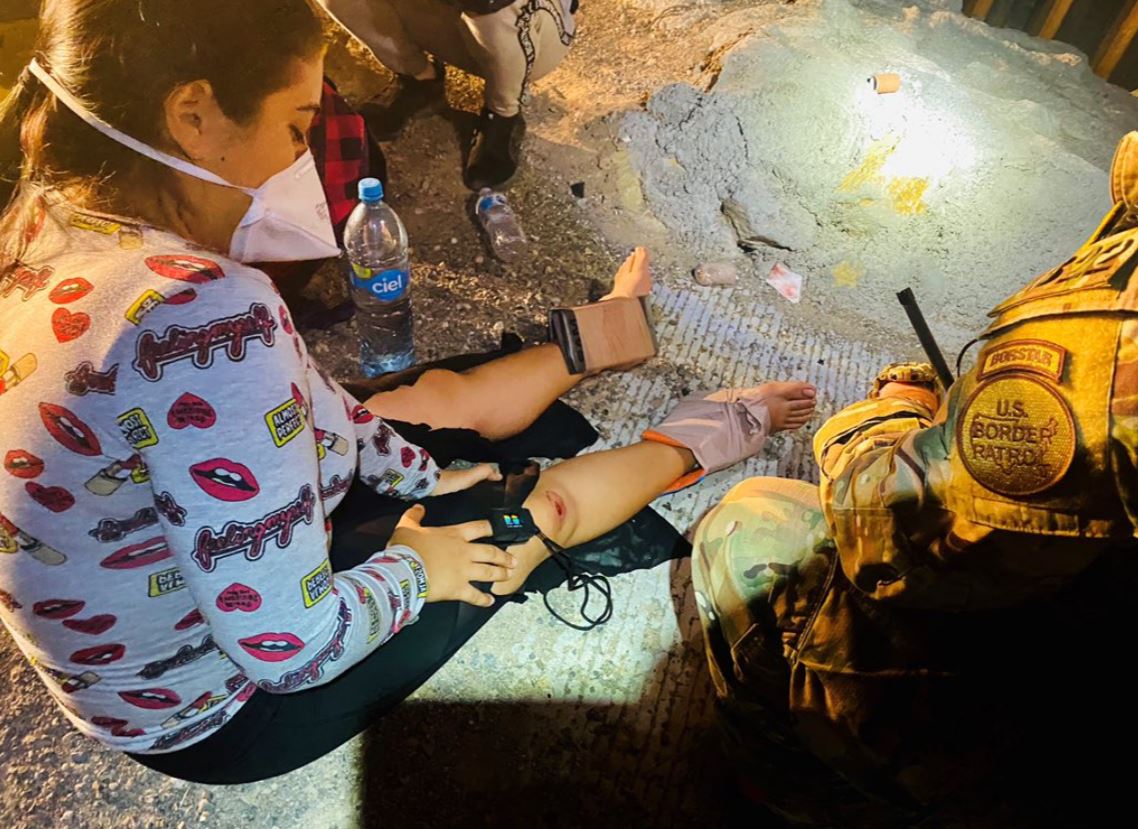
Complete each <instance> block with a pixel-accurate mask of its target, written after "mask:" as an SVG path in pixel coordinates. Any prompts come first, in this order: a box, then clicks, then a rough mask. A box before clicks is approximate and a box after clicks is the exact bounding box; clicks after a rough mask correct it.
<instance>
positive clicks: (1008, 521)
mask: <svg viewBox="0 0 1138 829" xmlns="http://www.w3.org/2000/svg"><path fill="white" fill-rule="evenodd" d="M1112 190H1113V193H1112V195H1113V198H1114V201H1115V207H1114V208H1113V209H1112V211H1111V212H1110V214H1108V216H1107V218H1106V219H1105V220H1104V222H1103V224H1102V226H1101V227H1100V228H1099V230H1098V231H1097V232H1096V233H1095V235H1094V236H1093V237H1092V238H1091V239H1090V240H1089V241H1088V242H1087V243H1086V244H1085V245H1083V247H1082V248H1080V249H1079V250H1078V251H1077V253H1076V254H1075V255H1074V256H1073V257H1072V258H1071V259H1069V260H1068V261H1067V262H1065V263H1064V264H1063V265H1061V266H1059V267H1057V268H1055V269H1054V270H1052V271H1049V272H1048V273H1046V274H1044V275H1043V276H1041V277H1039V278H1038V279H1036V280H1035V281H1034V282H1032V283H1031V284H1030V285H1029V286H1028V287H1026V288H1025V289H1023V290H1022V291H1020V292H1019V293H1017V294H1016V295H1014V296H1013V297H1011V298H1010V299H1008V300H1007V301H1005V302H1004V303H1002V304H1001V305H1000V306H999V307H997V308H996V309H995V310H994V311H993V312H992V313H991V316H992V317H993V318H994V319H993V321H992V323H991V325H990V326H989V327H988V328H987V330H986V331H985V332H984V333H983V335H982V340H983V346H982V348H981V350H980V351H979V353H978V356H977V362H976V366H975V367H974V368H973V369H972V370H971V371H970V372H969V373H968V374H967V375H965V376H963V377H962V378H960V379H959V380H958V381H957V382H956V383H955V384H954V385H953V387H952V388H951V389H950V390H949V391H948V393H947V396H946V397H945V399H944V402H943V403H942V405H941V406H940V408H939V410H938V411H937V412H936V413H935V414H934V413H933V412H931V411H929V410H927V409H925V408H923V407H922V406H921V405H919V404H917V403H914V402H912V401H909V400H907V399H898V398H882V399H869V400H865V401H862V402H860V403H856V404H854V405H852V406H850V407H848V408H846V409H845V410H843V411H841V412H839V413H838V414H837V415H835V416H834V417H833V418H831V419H830V420H829V421H827V422H826V423H825V424H824V425H823V426H822V428H821V429H820V430H819V431H818V433H817V435H816V436H815V440H814V450H815V455H816V458H817V461H818V465H819V467H820V471H821V479H822V483H821V485H820V487H817V488H815V487H812V486H809V485H807V484H803V483H801V482H797V481H781V480H776V479H752V480H749V481H745V482H744V483H742V484H740V485H739V486H737V487H735V488H734V489H733V490H731V492H729V493H728V495H727V496H726V498H725V499H724V500H723V501H722V502H721V503H720V504H719V505H718V506H717V507H716V508H715V509H714V510H713V511H712V512H711V513H709V514H708V516H707V517H706V518H705V519H704V521H703V522H702V523H701V525H700V527H699V529H698V531H697V533H696V538H695V544H694V548H695V552H694V563H693V580H694V583H695V588H696V591H697V600H698V602H699V607H700V614H701V618H702V621H703V625H704V631H705V635H706V642H707V651H708V658H709V663H710V667H711V673H712V677H713V679H714V682H715V685H716V687H717V690H718V696H719V700H720V706H721V710H722V713H723V718H724V722H725V724H726V725H727V729H726V733H727V734H728V738H729V742H730V749H731V750H732V752H733V755H734V757H735V759H736V761H737V762H738V764H739V769H740V774H741V775H742V777H743V778H744V780H745V782H746V784H747V785H748V786H749V787H751V789H752V790H753V794H755V795H756V797H758V798H759V799H761V800H762V801H763V802H764V803H766V804H767V805H769V806H771V807H772V808H774V809H775V810H776V811H778V812H781V813H782V814H783V815H784V816H786V817H789V818H791V819H794V820H798V821H802V822H809V823H814V824H820V825H835V826H858V825H867V826H869V825H872V826H883V825H917V824H920V825H937V826H949V825H967V826H981V825H1003V826H1008V825H1017V826H1018V825H1043V824H1048V825H1050V824H1051V823H1053V822H1056V821H1058V820H1060V819H1066V820H1071V819H1074V820H1077V821H1079V822H1082V819H1083V818H1086V817H1087V815H1088V814H1089V813H1090V811H1091V810H1092V807H1094V806H1095V805H1096V804H1099V803H1101V802H1102V800H1103V799H1104V798H1108V797H1109V796H1110V795H1111V793H1112V792H1111V786H1113V785H1115V783H1114V782H1113V781H1111V782H1107V780H1106V778H1105V777H1104V776H1103V772H1102V771H1101V770H1099V765H1100V764H1098V763H1097V762H1096V761H1098V760H1100V759H1102V756H1103V752H1104V751H1108V750H1109V746H1111V745H1117V744H1118V743H1119V742H1122V741H1123V740H1122V737H1121V733H1120V731H1119V730H1120V729H1129V727H1130V724H1129V722H1128V720H1129V719H1131V718H1130V717H1129V716H1127V714H1128V713H1129V710H1132V708H1133V702H1132V701H1131V700H1130V699H1129V698H1128V697H1127V696H1126V695H1125V692H1124V691H1123V690H1122V688H1124V687H1125V682H1124V677H1125V676H1126V673H1127V671H1126V669H1127V668H1128V667H1129V664H1128V660H1129V652H1131V651H1132V650H1133V643H1134V641H1135V639H1134V636H1133V633H1134V632H1135V624H1134V622H1133V614H1132V613H1129V612H1128V608H1129V606H1130V605H1132V604H1133V603H1134V602H1135V600H1136V599H1138V591H1136V590H1135V587H1136V586H1138V576H1136V572H1135V571H1136V568H1135V565H1134V561H1135V558H1136V557H1135V556H1134V555H1133V552H1134V549H1135V548H1134V538H1135V536H1136V532H1135V526H1136V522H1138V277H1135V276H1134V271H1135V269H1136V268H1138V133H1131V134H1130V135H1129V136H1127V138H1126V139H1124V140H1123V143H1122V145H1121V146H1120V147H1119V151H1118V153H1117V155H1116V157H1115V162H1114V165H1113V169H1112ZM1104 746H1107V747H1108V748H1104ZM1107 765H1108V766H1109V764H1107ZM1092 769H1093V770H1092ZM1076 777H1077V778H1078V784H1077V785H1075V784H1074V783H1073V782H1072V781H1073V780H1074V779H1075V778H1076ZM1126 782H1127V783H1128V784H1129V785H1130V786H1132V785H1133V784H1132V783H1129V781H1126ZM1060 790H1067V791H1066V792H1065V793H1064V795H1065V796H1066V795H1071V796H1070V797H1067V798H1066V800H1063V798H1061V797H1059V794H1060V793H1061V791H1060ZM1104 792H1105V793H1104ZM1052 795H1055V802H1052V798H1051V796H1052ZM1060 800H1063V802H1064V803H1065V802H1067V800H1069V801H1071V802H1074V803H1075V805H1074V806H1073V807H1071V808H1074V809H1075V811H1074V812H1072V813H1070V814H1072V815H1075V817H1074V818H1071V817H1070V816H1068V817H1066V818H1061V817H1060V815H1063V814H1066V813H1064V812H1062V809H1064V808H1067V806H1062V805H1055V804H1056V803H1058V802H1059V801H1060Z"/></svg>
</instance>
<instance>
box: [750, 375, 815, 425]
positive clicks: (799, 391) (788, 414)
mask: <svg viewBox="0 0 1138 829" xmlns="http://www.w3.org/2000/svg"><path fill="white" fill-rule="evenodd" d="M817 395H818V392H817V390H816V389H815V388H814V387H813V386H811V385H810V384H809V383H801V382H797V381H792V382H788V383H763V384H762V385H761V386H759V387H758V389H757V390H756V394H755V396H756V397H758V398H760V399H761V400H762V401H763V402H764V403H766V405H767V410H768V411H769V412H770V416H771V431H772V432H785V431H789V430H792V429H800V428H802V427H803V426H805V425H806V424H807V423H809V422H810V419H811V418H813V417H814V404H815V402H816V397H817Z"/></svg>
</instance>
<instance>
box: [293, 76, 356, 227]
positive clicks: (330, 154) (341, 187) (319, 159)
mask: <svg viewBox="0 0 1138 829" xmlns="http://www.w3.org/2000/svg"><path fill="white" fill-rule="evenodd" d="M308 146H309V147H311V148H312V156H313V158H315V159H316V169H317V170H319V171H320V180H321V181H323V182H324V194H325V195H326V196H327V198H328V211H329V215H330V216H331V218H332V224H333V225H334V226H335V228H336V240H337V241H338V242H343V232H344V223H345V222H347V220H348V215H349V214H350V213H351V212H352V209H353V208H354V207H355V206H356V202H357V201H358V200H359V197H358V195H357V193H356V185H357V184H358V182H359V180H360V179H361V178H363V177H365V176H366V175H368V170H369V161H370V159H369V152H368V142H367V127H366V126H364V119H363V118H362V117H361V116H360V115H359V114H358V113H357V112H356V111H355V110H353V109H352V108H351V106H349V104H348V102H347V101H345V100H344V99H343V98H341V97H340V93H339V92H337V91H336V87H335V86H333V85H332V82H331V81H329V80H328V79H327V78H325V79H324V92H323V95H322V96H321V99H320V114H318V115H317V116H316V118H315V119H313V121H312V129H311V131H309V133H308Z"/></svg>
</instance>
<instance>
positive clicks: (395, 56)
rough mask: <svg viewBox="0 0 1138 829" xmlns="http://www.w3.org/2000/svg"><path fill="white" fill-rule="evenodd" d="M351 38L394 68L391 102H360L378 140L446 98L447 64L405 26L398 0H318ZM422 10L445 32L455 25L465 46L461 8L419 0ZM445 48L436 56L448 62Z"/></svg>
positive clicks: (435, 0) (390, 136)
mask: <svg viewBox="0 0 1138 829" xmlns="http://www.w3.org/2000/svg"><path fill="white" fill-rule="evenodd" d="M318 2H319V3H320V4H321V5H322V6H323V7H324V8H325V9H326V10H327V11H328V13H329V14H330V15H331V16H332V17H333V18H335V20H336V21H337V22H338V23H339V24H340V25H341V26H343V27H344V29H345V30H347V31H348V32H349V33H350V34H351V35H352V36H354V37H355V38H356V39H357V40H358V41H360V42H361V43H363V44H364V45H365V46H366V47H367V48H368V49H370V50H371V53H372V54H373V55H375V57H376V59H377V60H378V61H379V62H380V63H382V64H383V65H384V66H386V67H387V68H388V69H390V70H391V71H392V72H394V73H395V74H396V76H397V78H398V83H399V86H398V89H397V90H396V93H395V97H394V98H393V99H392V100H391V101H390V103H387V104H384V105H381V104H380V103H378V102H375V101H371V102H368V103H365V104H363V105H362V106H360V112H361V114H362V115H363V116H364V117H365V118H366V119H367V122H368V128H369V129H370V130H371V132H372V135H373V136H374V137H375V138H376V140H379V141H389V140H391V139H393V138H395V137H396V136H397V135H398V134H399V133H400V131H401V130H402V129H403V127H404V126H406V124H407V122H408V121H409V120H410V119H411V117H412V116H413V115H415V113H417V112H419V111H420V110H423V109H426V108H427V107H430V106H433V105H437V104H441V103H443V102H444V101H445V100H446V94H445V88H444V82H445V79H446V71H445V69H444V67H443V66H442V65H441V64H440V63H437V62H436V61H435V60H432V59H431V58H430V57H429V56H428V54H427V51H430V50H427V48H426V46H425V45H424V44H423V43H421V42H420V41H419V40H417V39H416V38H415V36H414V32H409V31H408V29H407V28H406V27H405V26H404V24H403V20H402V18H401V16H400V13H399V5H400V4H399V3H398V2H395V0H318ZM415 3H416V4H417V5H418V6H420V7H421V9H420V10H419V13H420V14H422V15H424V16H427V17H431V18H433V19H434V22H435V26H436V27H438V28H439V29H440V30H446V29H448V28H449V29H451V30H453V31H454V33H455V35H454V37H453V38H452V40H453V41H454V42H455V44H456V47H457V48H459V49H461V42H460V41H459V33H458V32H459V27H460V25H461V23H460V20H459V13H458V11H457V10H456V9H455V8H454V7H452V6H448V5H446V4H445V3H442V2H439V0H415ZM453 51H455V49H453V48H452V49H447V50H444V54H439V55H437V57H438V58H439V59H440V60H443V61H445V60H448V53H450V52H453Z"/></svg>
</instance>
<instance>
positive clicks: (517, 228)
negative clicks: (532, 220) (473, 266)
mask: <svg viewBox="0 0 1138 829" xmlns="http://www.w3.org/2000/svg"><path fill="white" fill-rule="evenodd" d="M474 213H475V215H476V216H477V217H478V222H479V224H481V225H482V229H483V230H485V231H486V235H487V237H489V239H490V249H491V250H493V251H494V255H495V256H496V257H498V258H499V259H501V260H502V261H503V262H513V261H514V260H515V259H517V258H518V257H519V256H521V255H522V253H523V252H524V251H525V248H526V234H525V231H523V230H522V226H521V225H520V224H518V217H517V216H516V215H514V211H513V210H512V209H511V208H510V203H509V202H508V201H506V197H505V196H503V195H502V194H501V193H495V192H494V191H493V190H491V189H490V188H489V187H483V188H482V190H481V191H479V193H478V201H477V202H475V205H474Z"/></svg>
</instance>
